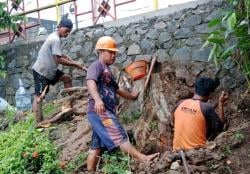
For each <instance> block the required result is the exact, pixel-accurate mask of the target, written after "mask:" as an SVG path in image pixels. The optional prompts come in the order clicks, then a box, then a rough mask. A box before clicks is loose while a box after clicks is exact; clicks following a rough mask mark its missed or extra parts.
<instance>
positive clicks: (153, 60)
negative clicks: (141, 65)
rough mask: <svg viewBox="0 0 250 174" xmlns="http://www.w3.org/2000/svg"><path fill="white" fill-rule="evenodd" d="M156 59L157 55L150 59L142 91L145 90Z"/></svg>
mask: <svg viewBox="0 0 250 174" xmlns="http://www.w3.org/2000/svg"><path fill="white" fill-rule="evenodd" d="M156 60H157V57H156V56H154V57H153V59H152V61H151V65H150V68H149V72H148V76H147V79H146V82H145V85H144V91H146V90H147V87H148V83H149V80H150V77H151V74H152V71H153V68H154V65H155V62H156Z"/></svg>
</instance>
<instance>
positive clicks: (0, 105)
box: [0, 97, 15, 112]
mask: <svg viewBox="0 0 250 174" xmlns="http://www.w3.org/2000/svg"><path fill="white" fill-rule="evenodd" d="M7 109H9V110H12V111H15V108H14V107H13V106H11V105H10V104H9V103H8V102H7V101H6V100H4V99H3V98H1V97H0V112H2V111H5V110H7Z"/></svg>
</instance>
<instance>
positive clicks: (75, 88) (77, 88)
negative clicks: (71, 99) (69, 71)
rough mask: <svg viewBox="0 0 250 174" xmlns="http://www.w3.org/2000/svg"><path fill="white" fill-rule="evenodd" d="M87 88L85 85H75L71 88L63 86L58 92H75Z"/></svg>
mask: <svg viewBox="0 0 250 174" xmlns="http://www.w3.org/2000/svg"><path fill="white" fill-rule="evenodd" d="M87 90H88V88H87V87H86V86H83V87H80V86H75V87H71V88H64V89H62V90H61V91H60V92H59V94H64V93H68V92H76V91H86V92H87Z"/></svg>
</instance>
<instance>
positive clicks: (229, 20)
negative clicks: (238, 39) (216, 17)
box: [227, 13, 236, 30]
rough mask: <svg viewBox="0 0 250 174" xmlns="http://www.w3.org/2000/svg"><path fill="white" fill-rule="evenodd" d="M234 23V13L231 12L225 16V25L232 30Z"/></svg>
mask: <svg viewBox="0 0 250 174" xmlns="http://www.w3.org/2000/svg"><path fill="white" fill-rule="evenodd" d="M235 24H236V14H235V13H232V14H231V15H230V16H229V17H228V18H227V26H228V28H229V29H230V30H233V29H234V27H235Z"/></svg>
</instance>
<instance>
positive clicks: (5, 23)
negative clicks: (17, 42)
mask: <svg viewBox="0 0 250 174" xmlns="http://www.w3.org/2000/svg"><path fill="white" fill-rule="evenodd" d="M21 19H22V17H21V16H16V15H10V14H9V13H8V12H7V10H6V3H4V2H0V21H1V23H0V31H1V30H5V29H8V28H10V29H12V30H13V31H16V29H17V24H16V23H17V22H18V21H19V20H21Z"/></svg>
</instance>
